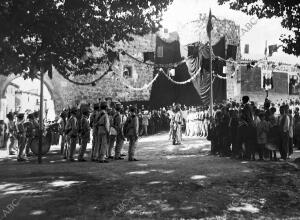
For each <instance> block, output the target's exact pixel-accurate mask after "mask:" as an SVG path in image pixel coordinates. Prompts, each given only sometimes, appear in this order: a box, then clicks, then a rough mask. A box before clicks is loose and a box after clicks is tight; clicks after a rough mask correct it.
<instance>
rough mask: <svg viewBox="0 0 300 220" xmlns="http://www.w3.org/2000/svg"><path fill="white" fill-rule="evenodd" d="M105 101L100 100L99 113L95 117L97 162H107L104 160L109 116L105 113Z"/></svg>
mask: <svg viewBox="0 0 300 220" xmlns="http://www.w3.org/2000/svg"><path fill="white" fill-rule="evenodd" d="M107 107H108V106H107V102H102V103H101V104H100V113H99V116H98V118H97V120H96V121H97V122H96V123H97V127H98V138H99V142H98V143H97V146H96V147H97V152H98V162H99V163H108V161H107V160H105V155H106V152H107V149H108V136H109V129H110V124H109V117H108V114H107Z"/></svg>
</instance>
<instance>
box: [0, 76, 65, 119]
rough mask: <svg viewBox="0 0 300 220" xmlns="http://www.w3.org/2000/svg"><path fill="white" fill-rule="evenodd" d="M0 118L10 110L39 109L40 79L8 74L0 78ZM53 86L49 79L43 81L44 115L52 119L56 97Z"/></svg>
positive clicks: (55, 108) (3, 117)
mask: <svg viewBox="0 0 300 220" xmlns="http://www.w3.org/2000/svg"><path fill="white" fill-rule="evenodd" d="M0 85H1V86H0V98H1V99H0V119H5V118H6V114H7V113H8V112H10V111H12V112H22V113H25V112H29V111H35V110H38V109H39V102H40V97H39V94H40V80H39V79H34V80H31V79H26V80H24V79H23V78H22V77H20V76H16V75H10V76H8V77H5V78H4V77H3V76H2V77H1V79H0ZM53 90H54V86H53V85H52V82H51V80H48V79H46V80H45V82H44V117H46V119H47V120H49V121H52V120H54V119H55V115H56V113H57V112H58V111H59V109H57V105H55V103H56V102H57V100H56V99H57V97H55V95H54V92H53Z"/></svg>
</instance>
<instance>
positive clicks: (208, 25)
mask: <svg viewBox="0 0 300 220" xmlns="http://www.w3.org/2000/svg"><path fill="white" fill-rule="evenodd" d="M211 18H212V16H211V10H210V9H209V16H208V22H207V26H206V31H207V36H208V37H209V38H210V37H211V31H212V29H213V26H212V22H211Z"/></svg>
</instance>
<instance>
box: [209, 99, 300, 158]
mask: <svg viewBox="0 0 300 220" xmlns="http://www.w3.org/2000/svg"><path fill="white" fill-rule="evenodd" d="M299 104H300V103H299V102H298V101H296V102H293V101H291V102H281V103H276V104H275V103H272V102H271V101H270V100H268V99H266V100H265V103H264V105H262V106H258V105H255V104H254V102H250V100H249V97H248V96H244V97H243V98H242V103H237V102H229V103H227V104H222V105H219V106H215V108H214V115H213V117H211V119H210V121H211V123H210V124H209V129H208V131H209V132H208V137H207V138H208V140H210V141H211V153H212V154H215V155H220V156H232V157H233V158H240V159H246V160H255V159H256V155H258V157H259V160H265V159H270V160H287V159H288V158H290V156H291V155H292V154H293V147H297V148H300V117H299V107H300V105H299ZM277 151H279V153H280V158H278V157H277Z"/></svg>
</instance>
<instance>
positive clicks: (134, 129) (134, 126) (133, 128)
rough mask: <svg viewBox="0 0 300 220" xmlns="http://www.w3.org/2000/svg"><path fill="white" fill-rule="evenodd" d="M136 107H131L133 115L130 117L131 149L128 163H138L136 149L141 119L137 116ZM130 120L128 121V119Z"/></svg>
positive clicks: (129, 137)
mask: <svg viewBox="0 0 300 220" xmlns="http://www.w3.org/2000/svg"><path fill="white" fill-rule="evenodd" d="M135 111H136V109H135V107H133V106H131V109H130V112H131V115H130V116H129V120H131V121H130V124H129V129H128V134H127V136H128V139H129V148H128V161H137V159H135V157H134V155H135V149H136V146H137V141H138V135H139V119H138V116H137V115H136V114H135ZM127 120H128V119H127Z"/></svg>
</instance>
